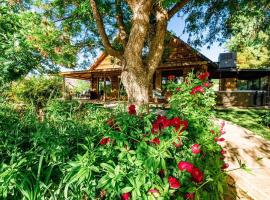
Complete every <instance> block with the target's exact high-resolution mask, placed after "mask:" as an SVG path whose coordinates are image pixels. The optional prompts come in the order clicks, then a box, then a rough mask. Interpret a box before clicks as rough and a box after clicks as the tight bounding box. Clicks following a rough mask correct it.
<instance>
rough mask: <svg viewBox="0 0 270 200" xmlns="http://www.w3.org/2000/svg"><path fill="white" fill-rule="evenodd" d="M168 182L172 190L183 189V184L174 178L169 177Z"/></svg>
mask: <svg viewBox="0 0 270 200" xmlns="http://www.w3.org/2000/svg"><path fill="white" fill-rule="evenodd" d="M168 182H169V185H170V188H172V189H178V188H180V187H181V183H180V182H179V181H178V180H177V179H176V178H174V177H172V176H169V177H168Z"/></svg>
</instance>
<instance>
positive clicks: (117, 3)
mask: <svg viewBox="0 0 270 200" xmlns="http://www.w3.org/2000/svg"><path fill="white" fill-rule="evenodd" d="M121 2H122V0H115V6H116V22H117V25H118V28H119V39H120V42H121V43H122V45H123V46H124V47H125V46H126V44H127V32H126V28H125V24H124V17H123V12H122V8H121Z"/></svg>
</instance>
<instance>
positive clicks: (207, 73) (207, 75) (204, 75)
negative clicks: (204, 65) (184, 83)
mask: <svg viewBox="0 0 270 200" xmlns="http://www.w3.org/2000/svg"><path fill="white" fill-rule="evenodd" d="M209 75H210V74H209V72H204V73H200V74H199V75H198V78H199V79H200V80H202V81H204V80H205V79H207V78H208V77H209Z"/></svg>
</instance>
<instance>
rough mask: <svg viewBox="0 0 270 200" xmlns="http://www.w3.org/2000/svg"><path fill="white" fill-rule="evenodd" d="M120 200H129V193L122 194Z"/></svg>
mask: <svg viewBox="0 0 270 200" xmlns="http://www.w3.org/2000/svg"><path fill="white" fill-rule="evenodd" d="M121 199H122V200H129V199H130V193H129V192H127V193H124V194H122V195H121Z"/></svg>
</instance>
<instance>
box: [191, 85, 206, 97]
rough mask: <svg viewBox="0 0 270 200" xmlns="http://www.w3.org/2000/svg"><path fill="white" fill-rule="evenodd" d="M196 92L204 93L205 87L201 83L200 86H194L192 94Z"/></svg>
mask: <svg viewBox="0 0 270 200" xmlns="http://www.w3.org/2000/svg"><path fill="white" fill-rule="evenodd" d="M195 93H204V89H203V87H202V86H200V85H199V86H196V87H194V88H192V90H191V92H190V94H191V95H194V94H195Z"/></svg>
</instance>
